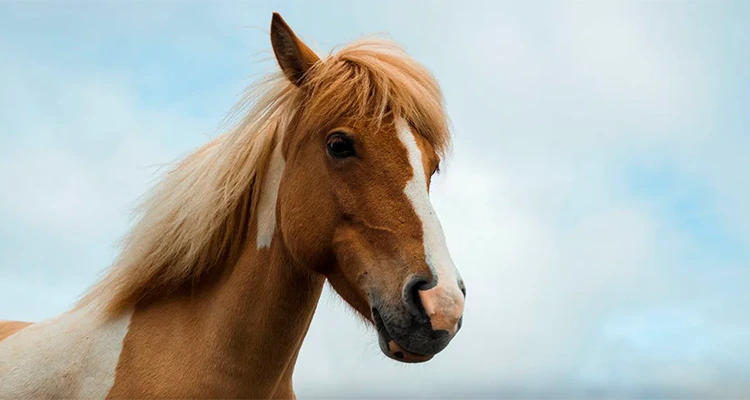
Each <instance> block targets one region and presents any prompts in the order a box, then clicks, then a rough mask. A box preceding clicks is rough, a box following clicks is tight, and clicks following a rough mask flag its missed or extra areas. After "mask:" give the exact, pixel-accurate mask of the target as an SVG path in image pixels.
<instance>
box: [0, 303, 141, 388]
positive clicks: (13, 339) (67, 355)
mask: <svg viewBox="0 0 750 400" xmlns="http://www.w3.org/2000/svg"><path fill="white" fill-rule="evenodd" d="M131 317H132V312H128V313H125V314H124V315H122V316H121V317H119V318H117V319H115V320H112V321H108V322H106V321H104V320H102V319H101V318H100V316H99V313H98V311H97V310H96V309H95V308H93V307H88V308H84V309H80V310H73V311H69V312H66V313H64V314H61V315H59V316H57V317H55V318H52V319H49V320H46V321H42V322H40V323H38V324H34V325H31V326H28V327H26V328H25V329H22V330H21V331H19V332H16V333H15V334H13V335H11V336H9V337H8V338H6V339H5V340H3V341H1V342H0V398H24V399H31V398H33V399H45V398H86V399H103V398H105V397H106V396H107V394H108V393H109V391H110V390H111V389H112V385H113V384H114V382H115V368H116V367H117V362H118V360H119V358H120V353H121V352H122V345H123V340H124V339H125V335H126V334H127V333H128V328H129V326H130V319H131Z"/></svg>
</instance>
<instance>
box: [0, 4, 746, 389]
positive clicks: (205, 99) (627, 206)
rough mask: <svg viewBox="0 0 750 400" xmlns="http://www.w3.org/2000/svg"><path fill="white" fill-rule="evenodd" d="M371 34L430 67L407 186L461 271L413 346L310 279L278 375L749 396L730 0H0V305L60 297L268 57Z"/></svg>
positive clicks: (300, 381) (320, 382)
mask: <svg viewBox="0 0 750 400" xmlns="http://www.w3.org/2000/svg"><path fill="white" fill-rule="evenodd" d="M273 11H279V12H281V14H282V15H283V16H284V18H285V19H286V20H287V22H288V23H289V24H290V25H291V26H292V28H293V29H294V30H295V31H296V32H297V33H298V34H299V36H300V37H301V38H302V39H303V40H305V41H306V42H307V43H308V44H310V45H311V47H312V48H313V49H315V50H316V51H318V52H319V53H320V54H326V53H328V52H330V51H333V50H335V48H336V47H337V46H340V45H342V44H345V43H347V42H349V41H352V40H355V39H357V38H359V37H361V36H362V35H370V34H380V35H387V36H388V37H390V38H392V39H393V40H395V41H397V42H398V43H400V44H401V45H403V46H404V47H405V49H406V50H407V51H408V52H409V53H410V54H411V55H412V56H413V57H414V58H416V59H417V60H418V61H420V62H421V63H423V64H424V65H425V66H426V67H427V68H429V69H430V70H431V71H432V72H433V74H434V75H435V77H436V79H437V80H438V81H439V83H440V85H441V86H442V88H443V91H444V94H445V97H446V102H447V112H448V115H449V117H450V119H451V124H452V128H453V134H454V148H453V149H452V151H451V153H450V156H449V158H448V160H447V162H446V163H445V165H444V166H443V167H441V169H442V172H441V174H440V175H439V177H437V178H436V179H435V181H434V183H433V185H434V186H433V189H432V191H431V196H432V199H433V203H434V205H435V208H436V211H437V213H438V215H439V217H440V219H441V221H442V224H443V227H444V230H445V233H446V237H447V241H448V246H449V249H450V251H451V254H452V256H453V258H454V261H455V263H456V265H457V266H458V269H459V271H460V273H461V275H462V277H463V278H464V280H465V282H466V285H467V295H468V297H467V303H466V311H465V316H464V325H463V328H462V330H461V332H460V333H459V334H458V335H457V337H456V338H455V339H454V340H453V342H452V343H451V345H450V346H448V348H447V349H446V350H445V351H443V352H442V353H440V354H439V355H438V356H436V357H435V358H434V359H433V360H431V361H430V362H428V363H425V364H419V365H404V364H398V363H396V362H394V361H391V360H389V359H387V358H386V357H385V356H384V355H382V354H381V353H380V350H379V349H378V345H377V339H376V335H375V332H374V330H373V329H372V328H370V327H367V326H365V325H364V324H363V323H362V322H360V321H359V320H358V319H357V318H356V317H354V315H353V312H352V311H351V310H350V309H348V307H347V306H346V305H345V304H344V303H343V301H342V300H340V299H339V298H338V297H337V296H336V295H335V294H333V293H332V291H331V290H329V289H328V288H326V289H325V291H324V294H323V297H322V298H321V301H320V304H319V307H318V310H317V311H316V315H315V319H314V321H313V324H312V327H311V328H310V332H309V334H308V336H307V338H306V340H305V343H304V345H303V348H302V352H301V354H300V357H299V360H298V363H297V367H296V369H295V376H294V383H295V390H296V392H297V395H298V397H300V398H336V397H340V398H352V397H370V398H373V397H377V398H387V397H396V398H405V397H407V398H408V397H422V398H424V397H461V398H467V397H469V398H479V397H481V398H562V397H576V398H581V397H590V398H633V397H637V398H716V397H722V398H742V397H745V398H747V397H748V396H750V318H748V311H747V310H748V309H749V308H750V290H748V287H749V285H750V209H748V206H750V180H748V178H747V174H748V171H750V158H749V157H748V151H750V132H748V130H749V129H750V112H748V110H750V68H748V65H750V25H748V24H747V21H748V20H749V19H750V3H748V2H742V1H736V2H733V1H712V2H709V1H698V0H691V1H671V2H657V1H653V2H647V1H631V2H618V1H611V2H593V1H591V2H589V1H575V2H533V1H530V2H502V1H487V2H478V1H465V2H464V1H457V0H456V1H448V0H435V1H431V2H425V1H416V0H412V1H380V2H372V1H365V0H362V1H308V2H303V1H299V2H291V1H274V2H271V1H266V2H263V1H253V2H239V1H223V2H221V1H217V2H208V1H185V2H172V1H160V2H142V1H110V2H100V1H88V2H73V1H61V2H32V1H18V2H12V1H11V2H2V3H0V60H1V62H0V77H2V78H0V319H15V320H27V321H39V320H42V319H45V318H49V317H52V316H54V315H56V314H58V313H61V312H63V311H65V310H67V309H68V308H69V307H71V306H72V304H73V303H74V302H75V300H76V299H77V298H78V296H79V295H80V294H81V293H82V292H83V291H84V290H85V289H86V288H87V287H89V285H90V284H91V283H92V282H93V281H94V280H95V279H96V278H97V277H98V276H99V274H100V273H101V271H103V270H104V269H105V268H107V267H108V266H109V264H110V263H111V261H112V260H113V259H114V257H115V255H116V252H117V247H116V245H117V240H118V239H119V238H121V237H122V236H123V235H124V234H125V232H126V230H127V228H128V224H129V212H130V210H131V209H132V207H133V206H134V205H135V204H136V203H135V202H136V201H137V200H138V198H139V196H140V195H142V194H143V193H144V192H145V191H146V189H147V188H148V187H149V186H150V185H151V184H153V183H154V182H155V180H156V179H157V178H158V176H159V172H161V171H162V169H160V167H161V166H162V165H164V164H166V163H169V162H171V161H174V160H176V159H178V158H179V157H182V156H185V155H187V154H189V153H190V152H191V151H192V150H194V149H195V148H196V147H198V146H200V145H201V144H203V143H205V142H206V141H207V140H209V139H210V138H212V137H214V136H215V135H216V134H217V133H219V132H220V130H219V129H220V128H221V123H222V121H223V118H224V117H225V116H226V113H227V112H228V111H230V108H231V107H232V106H233V105H234V103H235V102H236V101H238V100H239V98H240V97H239V96H240V95H241V92H242V90H243V89H244V88H245V86H247V85H248V84H250V83H251V82H252V81H253V80H254V79H256V78H257V76H258V75H257V74H259V73H263V72H268V71H272V70H274V68H276V65H275V64H274V62H273V59H272V53H271V49H270V42H269V38H268V26H269V24H270V19H271V13H272V12H273Z"/></svg>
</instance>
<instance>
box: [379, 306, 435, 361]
mask: <svg viewBox="0 0 750 400" xmlns="http://www.w3.org/2000/svg"><path fill="white" fill-rule="evenodd" d="M372 317H373V320H374V322H375V329H376V330H377V331H378V335H379V336H380V338H379V340H380V341H381V345H380V347H381V350H382V351H383V353H385V354H386V355H388V357H391V358H393V359H395V360H397V361H401V362H423V361H427V360H429V359H431V358H432V357H433V355H432V354H422V353H418V352H415V351H411V350H409V349H408V348H406V347H405V346H403V345H402V344H401V343H399V342H398V341H397V340H396V339H394V338H393V336H392V335H391V334H390V332H388V327H387V326H386V325H385V322H383V318H382V317H381V316H380V312H379V311H378V309H377V308H374V307H373V309H372ZM391 342H393V343H394V344H395V345H396V346H398V347H399V348H400V350H402V351H403V352H405V353H410V355H411V356H412V357H407V358H410V359H412V360H414V361H409V360H407V359H404V358H396V357H394V356H392V355H391V354H390V352H389V351H388V350H386V349H389V348H390V343H391ZM417 360H418V361H417Z"/></svg>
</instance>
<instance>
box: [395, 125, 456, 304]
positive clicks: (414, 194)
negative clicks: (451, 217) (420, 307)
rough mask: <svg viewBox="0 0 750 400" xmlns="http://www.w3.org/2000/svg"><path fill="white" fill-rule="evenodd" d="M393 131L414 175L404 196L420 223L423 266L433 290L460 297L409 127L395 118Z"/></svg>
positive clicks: (419, 153) (418, 153)
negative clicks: (430, 278) (406, 154)
mask: <svg viewBox="0 0 750 400" xmlns="http://www.w3.org/2000/svg"><path fill="white" fill-rule="evenodd" d="M396 129H397V132H398V137H399V139H401V143H403V144H404V147H406V151H407V152H408V153H409V163H410V164H411V167H412V171H413V173H414V176H412V178H411V179H410V180H409V182H407V184H406V187H405V188H404V193H406V197H408V198H409V200H411V203H412V206H413V207H414V211H415V212H416V213H417V216H418V217H419V219H420V220H421V221H422V236H423V240H424V252H425V257H426V261H427V265H428V266H429V267H430V270H431V271H432V274H433V278H434V279H437V287H443V288H444V289H445V290H446V291H447V293H450V294H452V295H453V296H456V297H458V296H461V297H463V294H462V293H461V292H460V289H459V288H458V283H457V280H458V278H459V276H458V271H457V270H456V266H455V265H454V264H453V259H452V258H451V256H450V254H449V253H448V245H447V243H446V242H445V235H444V234H443V227H442V225H440V220H439V219H438V217H437V214H436V213H435V209H433V208H432V203H431V202H430V195H429V193H428V191H427V178H426V176H425V169H424V164H423V163H422V152H421V150H420V149H419V146H418V145H417V140H416V138H415V137H414V133H413V132H412V131H411V128H410V127H409V124H408V123H407V122H406V121H405V120H404V119H403V118H397V119H396Z"/></svg>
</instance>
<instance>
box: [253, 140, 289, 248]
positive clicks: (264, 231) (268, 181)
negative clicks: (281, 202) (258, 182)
mask: <svg viewBox="0 0 750 400" xmlns="http://www.w3.org/2000/svg"><path fill="white" fill-rule="evenodd" d="M285 165H286V162H285V161H284V156H283V155H282V154H281V140H279V143H278V144H277V145H276V148H274V150H273V154H271V160H270V161H269V163H268V170H267V172H266V177H265V178H264V182H263V193H261V197H260V201H259V203H258V229H257V232H258V234H257V248H259V249H260V248H262V247H269V246H271V241H272V240H273V234H274V232H275V231H276V199H277V197H278V195H279V185H280V184H281V176H282V175H283V174H284V167H285Z"/></svg>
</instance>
